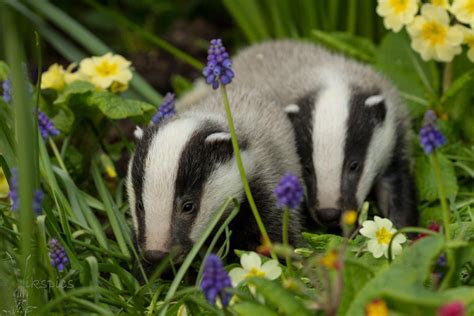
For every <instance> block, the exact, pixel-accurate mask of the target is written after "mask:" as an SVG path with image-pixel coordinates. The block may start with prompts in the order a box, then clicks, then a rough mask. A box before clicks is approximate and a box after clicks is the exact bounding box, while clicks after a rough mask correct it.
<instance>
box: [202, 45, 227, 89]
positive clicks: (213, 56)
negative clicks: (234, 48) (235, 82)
mask: <svg viewBox="0 0 474 316" xmlns="http://www.w3.org/2000/svg"><path fill="white" fill-rule="evenodd" d="M207 54H208V55H207V64H206V67H204V70H203V71H202V74H203V75H204V77H206V83H208V84H210V85H212V88H213V89H214V90H215V89H217V88H218V87H219V84H222V85H224V86H225V85H227V84H229V83H230V82H231V81H232V78H234V71H233V70H232V61H231V60H230V58H229V53H227V51H226V49H225V47H224V45H222V40H221V39H213V40H211V46H209V49H208V51H207Z"/></svg>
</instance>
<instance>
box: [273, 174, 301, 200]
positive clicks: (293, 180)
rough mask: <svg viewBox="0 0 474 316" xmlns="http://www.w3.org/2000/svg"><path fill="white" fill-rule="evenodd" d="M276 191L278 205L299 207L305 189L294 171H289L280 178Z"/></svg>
mask: <svg viewBox="0 0 474 316" xmlns="http://www.w3.org/2000/svg"><path fill="white" fill-rule="evenodd" d="M274 193H275V196H276V198H277V205H278V207H280V208H285V207H288V208H290V209H297V208H298V207H299V206H300V204H301V201H302V200H303V195H304V189H303V187H302V186H301V183H300V181H299V180H298V177H296V176H295V175H294V174H292V173H287V174H286V175H284V176H283V177H282V178H281V179H280V182H279V183H278V185H277V186H276V188H275V191H274Z"/></svg>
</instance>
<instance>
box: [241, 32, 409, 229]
mask: <svg viewBox="0 0 474 316" xmlns="http://www.w3.org/2000/svg"><path fill="white" fill-rule="evenodd" d="M234 69H235V73H236V77H235V86H241V87H257V88H258V89H259V92H260V93H261V94H263V95H264V96H265V98H267V99H269V100H272V101H275V102H277V103H278V104H279V106H280V107H282V108H285V110H286V112H287V113H288V116H289V117H290V119H291V120H292V122H293V125H294V128H295V133H296V134H295V135H296V137H297V143H298V152H299V155H300V157H301V163H302V165H303V173H304V175H303V176H304V179H305V183H306V187H307V190H308V208H309V209H310V214H311V215H312V217H313V218H314V219H315V220H316V221H317V222H318V223H320V224H322V225H324V226H337V225H338V224H339V218H340V215H341V211H342V210H345V209H357V208H359V207H360V206H361V203H362V202H363V201H364V200H365V199H366V198H367V197H368V195H369V194H371V195H373V196H375V198H376V202H377V205H378V207H379V209H380V210H381V211H382V213H383V214H384V215H385V216H386V217H388V218H390V219H391V220H392V221H393V222H394V223H395V225H396V226H397V227H403V226H408V225H415V224H416V223H417V220H418V215H417V210H416V197H415V188H414V182H413V179H412V175H411V172H410V167H409V153H408V141H407V132H408V130H409V118H408V115H407V112H406V109H405V106H404V104H403V102H402V100H401V98H400V97H399V95H398V92H397V90H396V89H395V88H394V87H393V85H392V84H391V83H390V82H388V80H386V79H385V78H384V77H383V76H382V75H381V74H379V73H378V72H376V71H375V70H373V69H372V68H371V67H369V66H367V65H363V64H361V63H358V62H356V61H354V60H350V59H347V58H344V57H342V56H340V55H336V54H332V53H329V52H328V51H326V50H325V49H322V48H320V47H317V46H315V45H313V44H310V43H304V42H297V41H290V40H282V41H273V42H267V43H263V44H258V45H254V46H251V47H249V48H247V49H244V50H242V51H241V52H240V53H239V54H238V55H237V56H236V57H235V58H234Z"/></svg>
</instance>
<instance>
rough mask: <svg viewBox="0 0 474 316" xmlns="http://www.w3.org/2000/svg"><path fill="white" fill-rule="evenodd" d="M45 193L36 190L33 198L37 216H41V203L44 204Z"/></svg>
mask: <svg viewBox="0 0 474 316" xmlns="http://www.w3.org/2000/svg"><path fill="white" fill-rule="evenodd" d="M43 199H44V193H43V191H41V190H36V191H35V194H34V196H33V211H34V212H35V214H36V215H39V214H41V203H43Z"/></svg>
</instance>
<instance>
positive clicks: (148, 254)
mask: <svg viewBox="0 0 474 316" xmlns="http://www.w3.org/2000/svg"><path fill="white" fill-rule="evenodd" d="M167 254H168V253H167V252H165V251H160V250H146V251H145V261H148V262H160V261H161V260H163V258H164V257H166V255H167Z"/></svg>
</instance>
